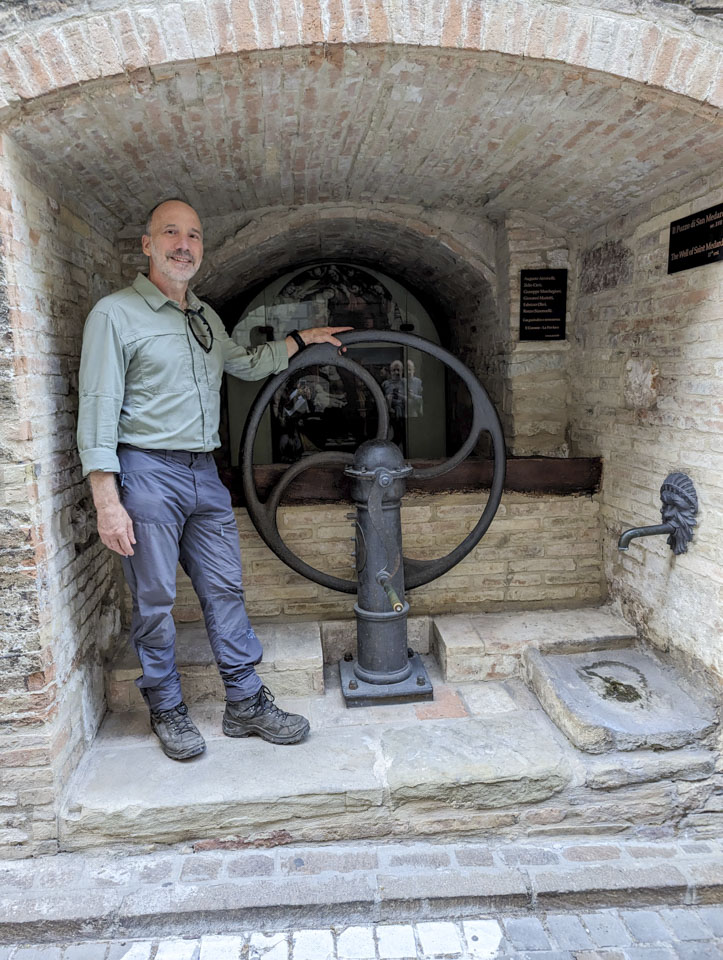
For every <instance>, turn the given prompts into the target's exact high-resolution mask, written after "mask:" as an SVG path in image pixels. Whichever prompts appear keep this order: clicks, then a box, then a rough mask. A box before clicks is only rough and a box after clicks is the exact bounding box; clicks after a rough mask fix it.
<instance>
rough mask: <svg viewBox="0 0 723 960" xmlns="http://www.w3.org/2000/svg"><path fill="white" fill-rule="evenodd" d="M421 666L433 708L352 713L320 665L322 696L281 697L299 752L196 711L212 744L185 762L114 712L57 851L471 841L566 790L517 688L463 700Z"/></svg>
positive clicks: (557, 761) (567, 760)
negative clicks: (419, 836)
mask: <svg viewBox="0 0 723 960" xmlns="http://www.w3.org/2000/svg"><path fill="white" fill-rule="evenodd" d="M426 666H427V668H428V670H429V671H430V673H431V676H432V679H433V682H435V683H436V687H435V696H436V700H435V701H434V702H431V703H420V704H400V705H396V706H388V705H384V706H378V707H365V708H363V709H359V708H357V709H355V710H347V709H346V707H345V706H344V702H343V698H342V696H341V690H340V688H339V682H338V672H337V671H336V669H335V668H333V667H330V668H328V672H327V676H326V686H327V691H326V694H325V695H324V696H322V697H319V696H317V697H313V698H307V699H305V700H285V699H283V698H282V699H281V706H282V707H283V708H284V709H288V710H294V711H299V712H303V713H305V714H306V715H308V716H309V717H310V720H311V724H312V732H311V735H310V736H309V738H308V740H306V741H305V742H304V743H301V744H297V745H294V746H274V745H271V744H268V743H265V742H264V741H262V740H259V739H257V738H248V739H241V740H234V739H229V738H226V737H224V736H223V735H222V733H221V714H222V710H223V704H221V703H216V702H209V703H206V704H202V705H196V707H195V708H194V709H193V711H192V715H193V718H194V720H195V721H196V722H197V724H198V726H199V728H200V729H201V731H202V733H203V734H204V736H205V737H206V740H207V744H208V746H207V751H206V753H205V754H203V755H202V756H200V757H198V758H195V759H194V760H191V761H188V762H185V763H177V762H173V761H171V760H168V759H167V758H166V757H165V756H164V755H163V754H162V752H161V750H160V747H159V744H158V742H157V740H156V739H155V737H154V736H153V735H152V734H151V733H150V731H149V727H148V719H147V716H146V715H145V714H144V713H143V712H140V711H136V712H133V713H126V714H108V715H107V717H106V720H105V721H104V723H103V725H102V727H101V730H100V732H99V735H98V737H97V738H96V741H95V742H94V744H93V745H92V747H91V748H90V750H89V751H88V753H87V754H86V756H85V758H84V760H83V761H82V762H81V764H80V766H79V768H78V770H77V771H76V773H75V775H74V777H73V779H72V781H71V784H70V786H69V789H68V792H67V795H66V798H65V802H64V805H63V810H62V813H61V816H60V821H61V826H60V831H61V838H62V839H61V844H62V848H63V849H65V850H77V849H82V848H86V847H93V846H103V845H105V844H110V843H119V842H120V843H123V842H129V843H134V844H139V843H140V844H144V843H165V844H173V843H178V842H188V841H194V840H198V839H201V838H209V837H210V838H213V837H229V836H233V837H237V838H243V842H244V843H246V842H248V843H250V844H252V843H257V842H261V843H264V842H284V841H288V840H294V841H297V840H298V841H304V842H312V841H314V842H315V841H320V840H338V839H356V838H363V837H375V836H386V835H409V834H410V832H412V833H413V832H414V831H415V830H416V829H419V831H420V832H421V833H427V834H428V833H439V834H444V833H445V832H446V831H447V830H448V829H449V830H452V831H457V832H460V831H461V832H465V831H469V830H474V829H480V828H486V827H488V826H489V825H490V823H491V824H493V825H494V824H502V825H504V824H509V823H516V822H517V821H518V820H519V817H520V813H519V811H520V808H521V807H522V808H525V807H526V806H530V805H533V804H535V803H540V802H544V801H546V800H548V799H549V798H551V797H554V796H555V795H556V794H557V793H559V792H560V791H561V790H563V789H564V788H565V787H566V786H567V785H568V784H569V782H570V780H571V777H572V767H573V757H572V754H573V750H572V748H571V747H569V745H568V744H567V743H566V742H565V741H564V738H562V737H561V736H560V734H559V733H558V732H557V731H556V730H555V728H554V726H553V725H552V724H551V723H550V721H549V720H548V719H547V718H546V717H545V715H544V714H543V713H542V711H541V710H539V707H537V708H536V709H535V704H534V703H532V698H531V697H530V694H529V692H528V691H527V690H525V689H524V688H523V686H522V684H521V683H519V684H518V685H519V690H518V695H519V701H517V700H516V699H515V698H513V697H511V696H510V695H509V694H508V693H506V692H505V691H501V690H499V691H496V693H497V696H496V697H495V696H492V697H489V696H488V697H487V698H485V697H479V696H477V697H475V696H472V695H471V693H472V692H471V691H470V696H469V702H468V703H467V702H466V701H465V699H464V696H465V695H464V693H463V692H462V691H457V690H454V689H452V688H450V687H448V686H446V685H445V684H444V683H442V681H441V678H440V677H439V672H438V670H436V667H435V664H434V662H433V661H432V659H431V658H427V663H426ZM479 686H480V687H488V688H489V687H491V685H490V684H480V685H479ZM488 692H489V693H490V694H492V693H495V691H493V690H491V689H490V690H488ZM541 741H542V744H543V746H542V747H541ZM498 811H504V813H503V814H500V813H499V812H498Z"/></svg>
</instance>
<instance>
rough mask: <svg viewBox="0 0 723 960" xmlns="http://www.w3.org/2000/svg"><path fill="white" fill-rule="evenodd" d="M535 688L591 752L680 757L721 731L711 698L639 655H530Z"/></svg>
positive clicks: (617, 652)
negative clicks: (655, 752)
mask: <svg viewBox="0 0 723 960" xmlns="http://www.w3.org/2000/svg"><path fill="white" fill-rule="evenodd" d="M525 663H526V669H527V676H528V679H529V682H530V684H531V686H532V688H533V690H534V691H535V693H536V694H537V696H538V698H539V700H540V703H541V704H542V705H543V707H544V708H545V710H546V712H547V714H548V716H550V717H551V718H552V719H553V720H554V721H555V723H556V724H557V725H558V726H559V727H560V729H561V730H562V731H563V732H564V733H565V734H566V735H567V736H568V737H569V739H570V740H571V741H572V742H573V743H574V744H575V746H577V747H579V748H580V749H581V750H585V751H587V752H589V753H603V752H605V751H607V750H637V749H645V748H647V749H656V750H674V749H677V748H679V747H684V746H686V745H687V744H690V743H695V742H696V741H699V740H702V739H703V738H705V737H706V736H707V735H708V734H709V733H711V732H712V731H713V729H714V728H715V726H716V722H717V720H716V715H715V711H714V709H713V708H712V707H711V706H710V705H709V704H708V702H707V698H706V695H705V692H704V691H702V690H701V691H699V692H698V693H697V694H695V695H691V694H690V693H688V692H687V691H688V690H689V689H691V687H690V681H689V680H688V678H685V677H683V676H681V675H680V674H679V673H678V672H677V671H676V669H675V668H674V667H673V666H672V664H665V663H662V662H659V661H658V660H657V659H654V658H653V657H652V656H650V655H648V654H645V653H642V652H640V651H637V650H632V649H629V650H595V651H591V652H587V653H575V654H567V655H560V654H550V655H548V656H545V655H544V654H542V653H540V652H539V651H537V650H534V649H533V650H528V651H526V653H525Z"/></svg>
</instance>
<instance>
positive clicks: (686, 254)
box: [668, 203, 723, 273]
mask: <svg viewBox="0 0 723 960" xmlns="http://www.w3.org/2000/svg"><path fill="white" fill-rule="evenodd" d="M716 260H723V203H719V204H718V205H717V206H715V207H708V209H707V210H700V211H699V212H698V213H691V214H690V216H688V217H682V218H681V219H680V220H674V221H673V222H672V223H671V225H670V244H669V246H668V273H678V271H680V270H689V269H690V268H691V267H701V266H703V264H706V263H714V262H715V261H716Z"/></svg>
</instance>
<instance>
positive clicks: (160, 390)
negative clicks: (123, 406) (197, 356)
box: [136, 332, 195, 396]
mask: <svg viewBox="0 0 723 960" xmlns="http://www.w3.org/2000/svg"><path fill="white" fill-rule="evenodd" d="M136 357H137V359H138V363H139V368H140V374H141V379H142V381H143V386H144V387H145V388H146V390H148V391H149V392H150V393H152V394H154V395H155V396H158V395H160V394H167V393H187V392H188V391H189V390H191V389H192V388H193V386H194V383H195V381H194V377H193V362H192V358H191V351H190V349H189V345H188V340H187V338H186V335H185V332H184V333H166V334H163V335H160V336H158V335H157V336H154V337H149V338H148V339H147V340H144V341H143V342H142V343H140V344H139V346H138V350H137V353H136Z"/></svg>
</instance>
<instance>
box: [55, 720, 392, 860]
mask: <svg viewBox="0 0 723 960" xmlns="http://www.w3.org/2000/svg"><path fill="white" fill-rule="evenodd" d="M376 759H377V754H376V750H375V746H374V744H373V743H372V742H371V738H370V737H369V736H367V737H364V738H361V739H360V738H359V737H358V736H357V735H356V734H355V732H354V731H353V730H352V731H350V730H347V729H340V730H329V731H322V732H318V733H315V734H314V735H312V736H310V737H309V738H308V740H306V741H304V742H303V743H300V744H295V745H293V746H291V747H289V746H275V745H272V744H269V743H265V742H264V741H262V740H259V739H258V738H248V739H230V738H222V739H218V740H216V741H213V742H212V743H210V744H209V746H208V748H207V750H206V752H205V753H204V754H202V755H201V756H200V757H197V758H194V759H193V760H191V761H187V762H185V763H177V762H173V761H169V760H168V759H167V758H166V757H164V756H163V754H162V753H161V751H160V748H159V747H158V745H157V744H156V743H154V742H148V741H141V742H138V743H133V744H130V745H119V744H117V743H115V742H107V741H101V740H99V741H98V742H96V744H94V745H93V747H92V748H91V750H90V751H89V754H88V756H87V759H86V760H85V761H84V763H83V764H82V765H81V767H80V768H79V770H78V771H77V772H76V776H75V778H74V781H73V785H72V786H71V788H70V790H69V793H68V796H67V798H66V802H65V805H64V808H63V811H62V814H61V835H62V843H63V845H64V847H65V849H79V848H83V847H87V846H92V845H99V844H103V843H109V842H113V841H120V840H128V839H132V840H133V841H134V842H136V843H138V842H142V841H144V840H146V841H149V842H157V843H174V842H179V841H182V840H188V839H196V838H199V837H208V836H214V835H219V834H223V835H229V834H231V835H234V834H237V835H241V836H246V835H249V834H258V833H259V832H264V831H265V832H273V831H277V832H278V831H284V830H286V831H295V832H296V833H297V835H298V830H299V826H300V824H304V823H309V822H310V821H311V822H314V823H318V824H324V823H326V824H327V825H329V824H330V823H333V824H336V825H337V826H338V825H339V824H340V823H343V822H344V820H345V819H347V820H351V821H352V822H353V821H354V820H355V819H356V818H358V817H359V816H361V815H363V814H365V813H367V812H369V811H371V812H372V814H373V813H374V811H375V810H379V809H380V808H381V805H382V802H383V783H382V781H381V780H380V778H379V776H378V775H377V773H376V771H375V763H376ZM289 835H291V834H289Z"/></svg>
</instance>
